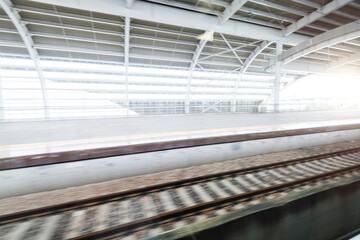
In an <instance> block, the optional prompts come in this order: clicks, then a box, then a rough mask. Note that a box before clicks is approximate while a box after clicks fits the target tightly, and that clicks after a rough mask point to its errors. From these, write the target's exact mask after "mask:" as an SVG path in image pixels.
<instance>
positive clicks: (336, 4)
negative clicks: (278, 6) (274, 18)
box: [284, 0, 353, 36]
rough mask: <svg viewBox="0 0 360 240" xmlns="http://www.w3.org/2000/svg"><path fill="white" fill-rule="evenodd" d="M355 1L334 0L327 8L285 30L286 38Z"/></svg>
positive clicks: (324, 7)
mask: <svg viewBox="0 0 360 240" xmlns="http://www.w3.org/2000/svg"><path fill="white" fill-rule="evenodd" d="M352 1H353V0H333V1H331V2H330V3H328V4H326V5H325V6H323V7H321V8H319V9H317V10H316V11H314V12H312V13H310V14H309V15H307V16H304V17H303V18H301V19H300V20H299V21H297V22H294V23H292V24H291V25H290V26H288V27H286V28H285V29H284V36H288V35H290V34H291V33H293V32H296V31H297V30H299V29H301V28H303V27H305V26H306V25H308V24H310V23H312V22H315V21H316V20H318V19H319V18H322V17H324V16H326V15H327V14H329V13H331V12H333V11H336V10H337V9H339V8H341V7H343V6H345V5H346V4H348V3H350V2H352Z"/></svg>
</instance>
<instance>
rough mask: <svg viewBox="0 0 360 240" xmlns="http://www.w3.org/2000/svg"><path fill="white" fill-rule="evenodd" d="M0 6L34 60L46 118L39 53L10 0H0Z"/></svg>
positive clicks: (43, 80) (44, 88)
mask: <svg viewBox="0 0 360 240" xmlns="http://www.w3.org/2000/svg"><path fill="white" fill-rule="evenodd" d="M0 6H1V7H2V9H3V10H4V11H5V12H6V14H7V15H8V16H9V18H10V20H11V22H12V23H13V24H14V26H15V28H16V29H17V30H18V32H19V35H20V37H21V39H22V40H23V42H24V44H25V46H26V49H27V50H28V52H29V55H30V57H31V59H32V60H33V61H34V65H35V69H36V72H37V74H38V76H39V81H40V86H41V93H42V97H43V103H44V113H45V118H48V117H49V101H48V96H47V92H46V83H45V78H44V74H43V71H42V69H41V65H40V60H39V54H38V52H37V50H36V49H35V48H34V42H33V40H32V38H31V36H30V35H29V31H28V29H27V27H26V25H25V24H24V23H23V22H22V19H21V17H20V15H19V14H18V12H17V11H16V10H15V9H14V7H13V4H12V2H11V1H10V0H0Z"/></svg>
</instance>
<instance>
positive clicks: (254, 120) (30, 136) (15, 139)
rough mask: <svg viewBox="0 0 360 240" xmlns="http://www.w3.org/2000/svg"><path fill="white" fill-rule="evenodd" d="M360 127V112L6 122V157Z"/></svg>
mask: <svg viewBox="0 0 360 240" xmlns="http://www.w3.org/2000/svg"><path fill="white" fill-rule="evenodd" d="M357 123H360V111H341V112H339V111H326V112H325V111H321V112H291V113H289V112H288V113H253V114H248V113H243V114H214V115H177V116H152V117H141V118H138V117H136V118H135V117H131V118H111V119H109V118H108V119H86V120H51V121H28V122H4V123H0V126H1V127H0V136H1V137H0V159H2V158H12V157H19V156H26V155H35V154H45V153H46V154H49V153H57V152H68V151H78V150H89V149H99V148H110V147H119V146H132V145H139V144H146V143H154V142H169V141H176V140H189V139H198V138H209V137H218V136H231V135H239V134H251V133H261V132H263V133H264V132H270V131H283V130H291V129H293V130H294V129H305V128H314V127H322V126H337V125H344V124H357Z"/></svg>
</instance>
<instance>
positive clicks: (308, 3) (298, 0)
mask: <svg viewBox="0 0 360 240" xmlns="http://www.w3.org/2000/svg"><path fill="white" fill-rule="evenodd" d="M292 1H293V2H296V3H300V4H302V5H305V6H308V7H313V8H316V9H317V8H321V4H319V3H316V2H312V1H309V0H292Z"/></svg>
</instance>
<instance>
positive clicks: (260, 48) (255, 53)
mask: <svg viewBox="0 0 360 240" xmlns="http://www.w3.org/2000/svg"><path fill="white" fill-rule="evenodd" d="M270 44H272V42H269V41H263V42H261V43H260V45H259V46H257V47H256V48H255V50H254V51H253V52H252V53H250V55H249V57H248V58H247V59H246V60H245V63H244V65H243V67H242V68H241V70H240V72H239V74H238V78H237V79H236V82H235V87H234V93H233V97H232V104H231V105H232V110H231V111H232V112H235V111H236V96H237V95H238V90H239V84H240V81H241V80H242V78H243V76H244V74H245V73H246V71H247V69H248V68H249V67H250V64H251V63H252V62H253V61H254V60H255V58H256V57H257V56H258V55H259V54H260V53H261V52H262V51H263V50H264V49H265V48H267V47H268V46H269V45H270Z"/></svg>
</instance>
